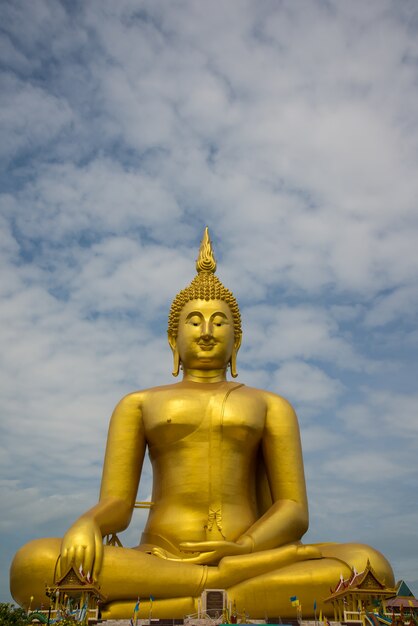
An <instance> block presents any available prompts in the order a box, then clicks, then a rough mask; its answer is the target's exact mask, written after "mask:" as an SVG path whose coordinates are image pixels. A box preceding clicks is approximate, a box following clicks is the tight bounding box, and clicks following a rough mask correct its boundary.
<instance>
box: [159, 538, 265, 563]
mask: <svg viewBox="0 0 418 626" xmlns="http://www.w3.org/2000/svg"><path fill="white" fill-rule="evenodd" d="M179 548H180V550H181V551H182V552H183V553H184V556H183V555H182V556H175V555H172V554H170V555H169V554H168V553H167V552H166V551H164V550H160V549H158V548H154V550H153V551H152V552H153V554H154V555H155V556H159V557H160V558H165V559H167V560H169V561H187V563H195V564H198V565H209V564H211V565H214V564H216V563H219V561H220V560H221V559H223V557H224V556H238V555H240V554H249V553H250V552H252V549H253V542H252V540H251V538H250V537H242V538H241V539H238V541H236V542H234V541H185V542H183V543H181V544H180V546H179Z"/></svg>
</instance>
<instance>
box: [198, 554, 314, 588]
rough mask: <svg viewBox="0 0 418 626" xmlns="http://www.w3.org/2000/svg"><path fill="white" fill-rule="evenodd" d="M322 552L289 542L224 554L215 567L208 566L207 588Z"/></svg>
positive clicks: (230, 582) (231, 583)
mask: <svg viewBox="0 0 418 626" xmlns="http://www.w3.org/2000/svg"><path fill="white" fill-rule="evenodd" d="M321 557H322V554H321V552H320V550H319V549H318V548H316V547H315V546H303V545H299V544H291V545H288V546H283V547H280V548H274V549H273V550H263V551H262V552H254V553H252V554H244V555H240V556H226V557H224V558H223V559H222V560H221V561H220V563H219V565H218V566H217V567H208V577H207V581H206V587H207V588H220V589H226V588H228V587H230V586H231V585H236V584H238V583H240V582H242V581H244V580H248V579H250V578H254V577H255V576H259V575H261V574H266V573H267V572H272V571H274V570H277V569H280V568H282V567H286V566H288V565H292V564H293V563H298V562H300V561H308V560H311V559H320V558H321Z"/></svg>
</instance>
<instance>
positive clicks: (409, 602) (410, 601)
mask: <svg viewBox="0 0 418 626" xmlns="http://www.w3.org/2000/svg"><path fill="white" fill-rule="evenodd" d="M408 604H409V606H410V607H411V608H413V607H414V603H413V602H412V600H408Z"/></svg>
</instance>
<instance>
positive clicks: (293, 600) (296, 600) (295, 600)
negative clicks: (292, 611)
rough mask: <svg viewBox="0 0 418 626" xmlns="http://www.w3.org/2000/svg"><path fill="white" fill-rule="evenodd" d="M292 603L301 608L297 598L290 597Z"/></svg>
mask: <svg viewBox="0 0 418 626" xmlns="http://www.w3.org/2000/svg"><path fill="white" fill-rule="evenodd" d="M290 602H291V603H292V606H299V600H298V598H297V596H291V597H290Z"/></svg>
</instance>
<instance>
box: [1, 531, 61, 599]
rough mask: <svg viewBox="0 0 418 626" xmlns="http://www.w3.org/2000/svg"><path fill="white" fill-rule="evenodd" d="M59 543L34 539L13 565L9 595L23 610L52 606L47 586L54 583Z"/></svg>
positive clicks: (51, 540)
mask: <svg viewBox="0 0 418 626" xmlns="http://www.w3.org/2000/svg"><path fill="white" fill-rule="evenodd" d="M60 545H61V540H60V539H55V538H52V539H35V540H33V541H30V542H29V543H27V544H25V545H24V546H23V547H22V548H20V550H18V552H17V553H16V554H15V557H14V559H13V561H12V564H11V567H10V591H11V594H12V596H13V598H14V599H15V600H16V602H17V603H18V604H20V606H23V607H28V606H29V604H30V598H31V596H33V601H32V606H33V607H37V606H40V604H45V603H47V602H49V600H48V599H47V597H46V596H45V586H46V585H51V584H53V582H54V572H55V566H56V563H57V559H58V555H59V549H60Z"/></svg>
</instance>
